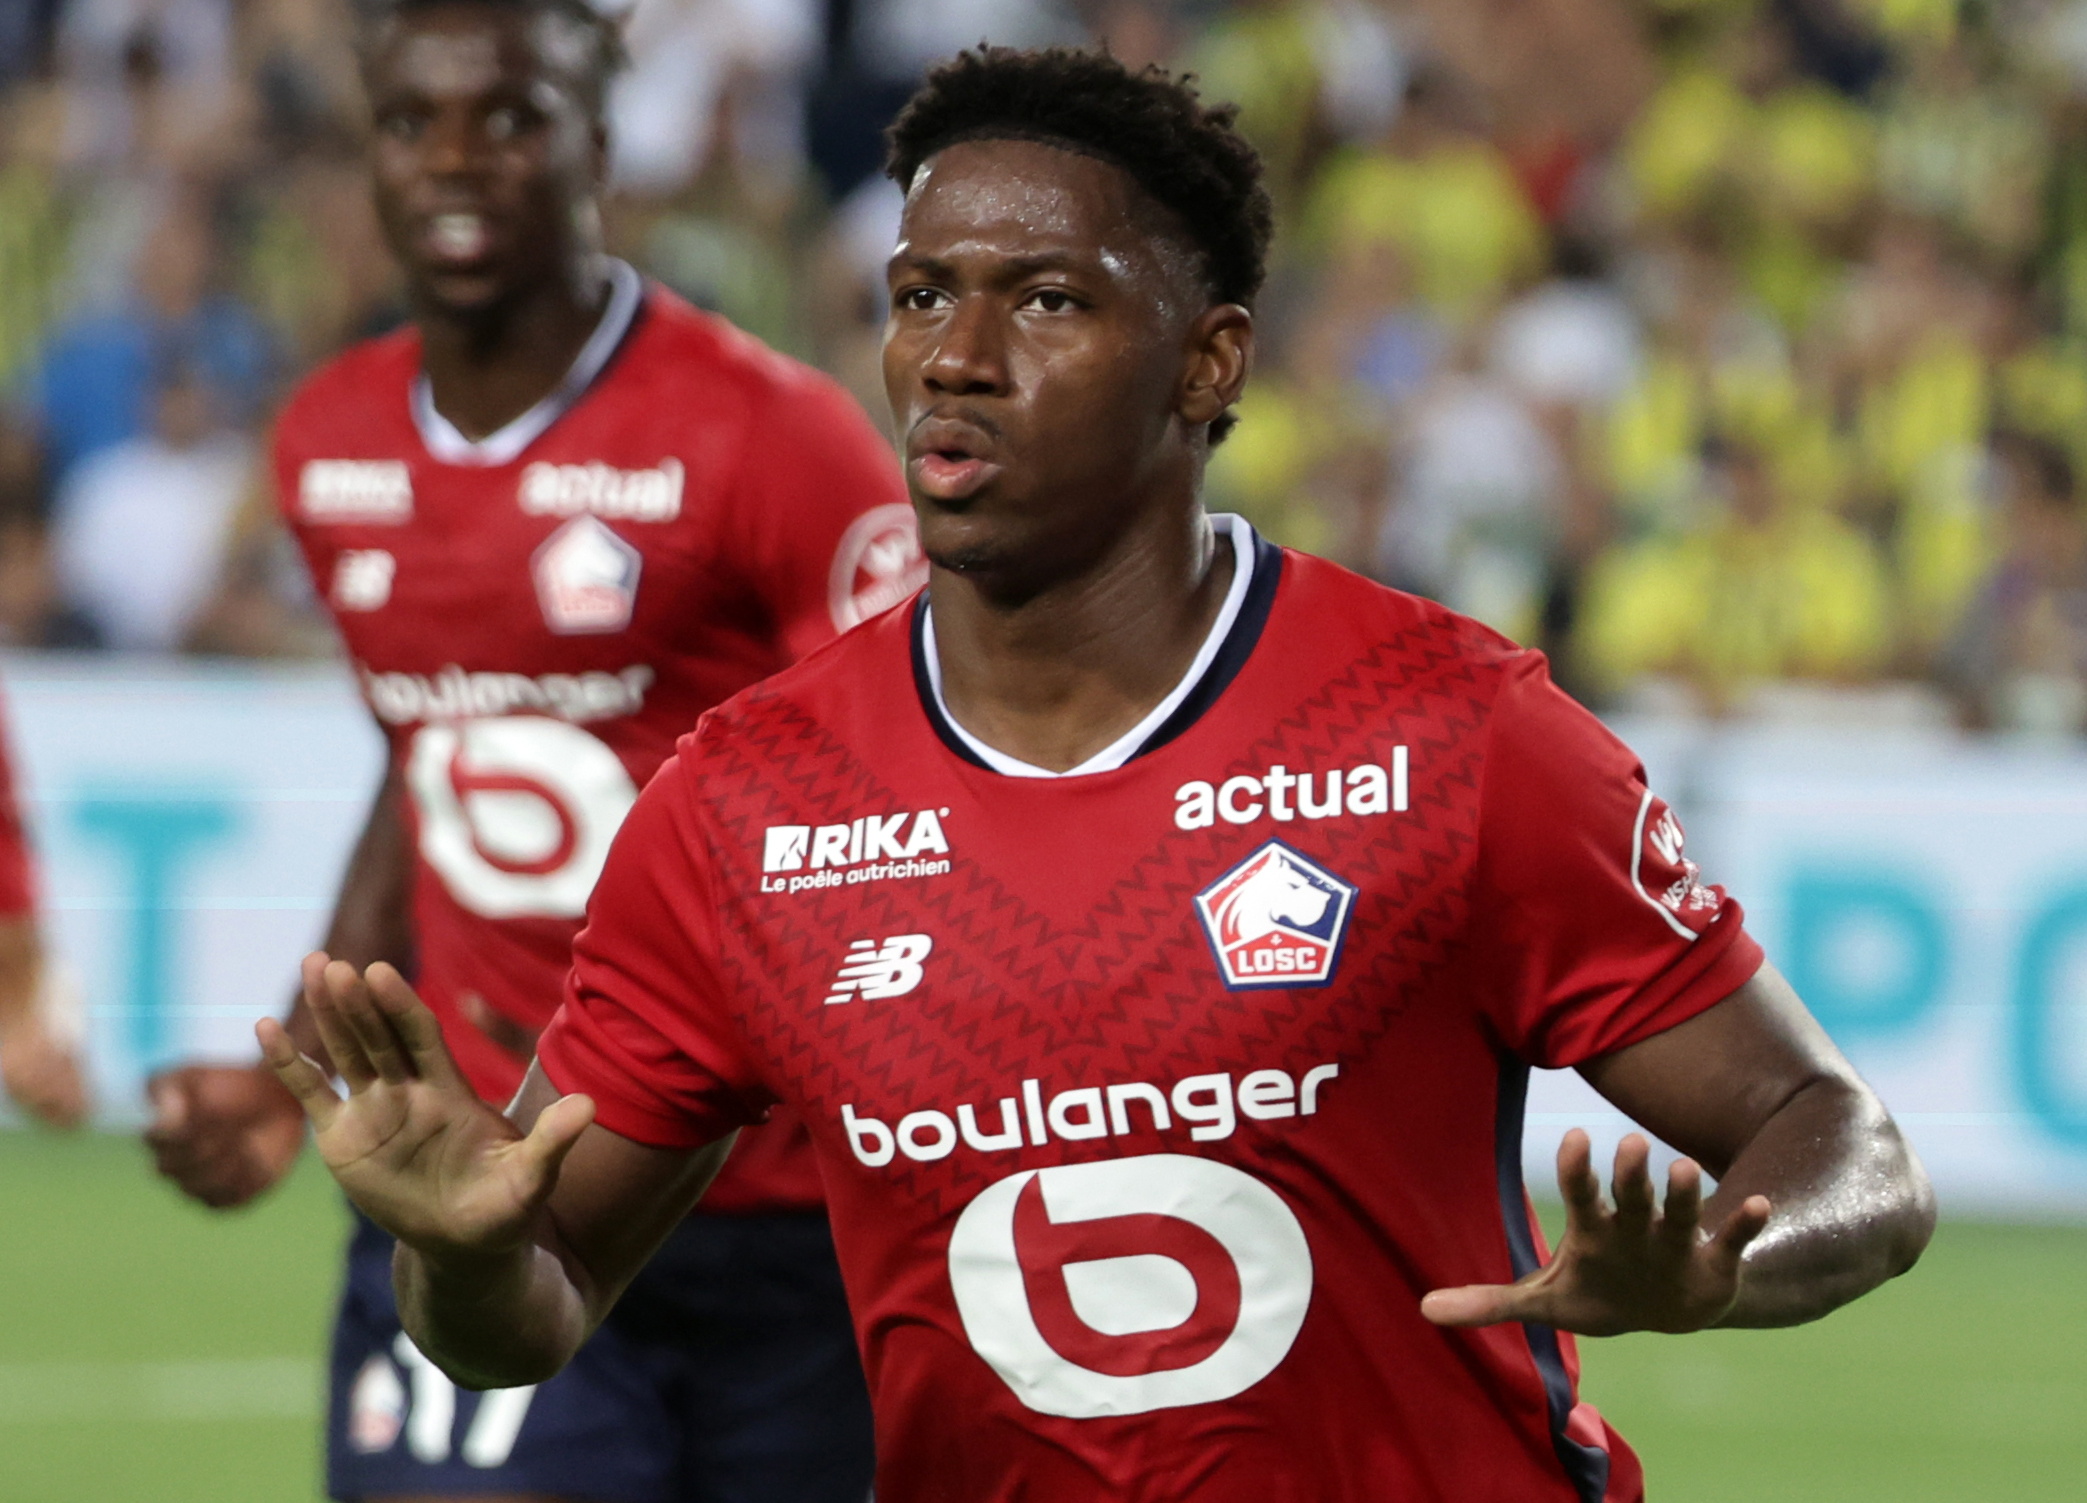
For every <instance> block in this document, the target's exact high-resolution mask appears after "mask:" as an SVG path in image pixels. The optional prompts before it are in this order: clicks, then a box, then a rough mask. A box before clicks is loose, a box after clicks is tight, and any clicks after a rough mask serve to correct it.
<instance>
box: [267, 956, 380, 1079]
mask: <svg viewBox="0 0 2087 1503" xmlns="http://www.w3.org/2000/svg"><path fill="white" fill-rule="evenodd" d="M332 966H333V962H332V961H331V959H330V958H329V957H328V956H327V955H326V953H325V952H324V951H323V950H314V951H313V952H312V953H311V954H309V955H307V956H305V957H304V965H303V967H302V970H303V978H304V1005H305V1006H306V1007H307V1008H308V1009H309V1010H310V1012H311V1015H312V1024H313V1026H314V1027H316V1028H317V1029H318V1030H319V1042H320V1043H322V1044H324V1045H325V1046H326V1057H327V1058H328V1059H330V1060H332V1061H333V1068H334V1070H335V1072H336V1073H338V1074H339V1075H340V1077H341V1079H342V1080H343V1081H344V1082H346V1084H347V1087H348V1090H349V1092H350V1093H351V1094H352V1093H354V1092H356V1091H360V1090H363V1089H365V1088H366V1087H367V1086H368V1085H369V1084H370V1082H371V1081H373V1080H375V1079H376V1078H377V1067H376V1066H375V1065H373V1064H372V1063H370V1057H369V1055H368V1053H367V1052H366V1051H365V1050H364V1049H363V1047H362V1043H361V1041H360V1040H359V1039H358V1038H357V1037H356V1034H355V1031H354V1030H353V1029H352V1028H350V1027H349V1026H348V1024H347V1021H346V1019H344V1018H343V1017H342V1016H341V1011H340V1008H339V1006H338V1005H337V1004H336V1003H335V1001H334V996H333V989H332V987H331V986H329V985H328V975H329V973H330V972H331V970H332ZM349 969H350V970H351V971H352V970H353V967H350V968H349ZM270 1063H271V1064H272V1063H273V1060H271V1061H270ZM277 1073H278V1074H280V1073H281V1072H280V1071H278V1072H277ZM283 1083H284V1084H285V1085H288V1084H289V1082H288V1081H284V1082H283ZM294 1090H295V1088H294V1087H293V1088H292V1091H293V1094H294ZM298 1099H299V1100H303V1098H302V1097H299V1098H298Z"/></svg>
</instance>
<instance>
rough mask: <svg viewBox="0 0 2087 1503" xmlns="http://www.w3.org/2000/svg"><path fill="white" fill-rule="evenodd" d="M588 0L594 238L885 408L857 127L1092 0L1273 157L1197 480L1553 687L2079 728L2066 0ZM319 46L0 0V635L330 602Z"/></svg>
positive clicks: (2076, 90) (2077, 260)
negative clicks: (609, 44)
mask: <svg viewBox="0 0 2087 1503" xmlns="http://www.w3.org/2000/svg"><path fill="white" fill-rule="evenodd" d="M603 3H605V4H606V3H609V0H603ZM626 4H627V8H628V10H629V12H630V14H629V16H628V20H627V35H628V37H629V43H630V50H631V53H632V56H633V59H634V64H633V66H632V68H631V69H630V71H629V72H628V73H627V74H626V75H625V76H624V77H623V78H622V80H621V81H620V83H619V85H618V89H617V93H616V96H615V99H614V102H613V111H612V118H613V122H614V129H615V136H614V159H613V160H614V173H615V179H616V184H617V193H616V197H615V200H614V215H613V219H612V223H611V225H610V234H611V240H612V243H613V244H614V245H615V246H616V247H617V248H618V249H619V250H620V251H621V253H623V254H624V255H626V256H628V257H629V258H630V259H631V260H633V261H634V262H636V263H637V264H639V265H640V266H642V267H643V268H644V269H646V270H647V271H649V272H650V273H651V274H653V275H654V276H656V277H658V278H660V279H661V280H663V281H664V282H666V283H667V284H669V285H670V286H672V287H674V288H676V289H677V290H679V291H681V292H682V293H683V294H685V295H687V296H689V297H691V298H692V299H694V300H695V301H697V302H699V303H701V304H703V305H704V306H707V307H711V308H714V309H717V310H719V311H721V312H722V313H724V314H725V315H727V316H728V317H730V318H731V319H732V320H733V321H734V322H736V323H738V324H740V325H741V326H742V327H745V328H747V329H749V330H751V331H753V332H754V333H756V334H758V335H760V336H761V337H762V338H764V339H766V340H768V341H769V342H771V343H772V344H775V345H777V346H779V347H781V348H783V349H785V350H788V351H791V352H792V353H795V354H799V355H802V356H804V357H806V358H809V359H811V360H813V361H815V362H816V363H818V364H820V365H822V366H824V367H825V368H827V369H828V370H830V371H832V372H834V373H835V374H837V375H838V376H840V377H841V378H842V380H843V381H845V382H846V383H847V384H848V386H849V387H850V388H851V389H852V390H854V391H855V392H856V393H857V395H858V396H859V397H860V398H861V399H862V400H863V401H864V403H865V404H866V405H868V406H869V407H870V408H871V410H872V411H873V412H876V413H878V414H880V416H881V413H882V397H881V393H880V391H879V389H878V382H877V377H876V352H877V346H878V340H879V334H880V329H881V325H882V318H883V308H882V283H883V275H882V264H883V260H884V257H885V254H886V253H887V251H888V250H889V247H890V245H891V241H892V235H893V228H894V226H895V224H896V222H897V214H898V203H897V191H896V189H894V188H892V187H891V185H890V184H889V183H888V182H886V181H884V179H883V178H882V176H881V174H880V172H879V170H878V169H879V165H880V156H881V142H880V134H879V133H880V130H881V127H882V125H883V123H884V122H885V120H886V119H888V118H889V116H890V114H891V112H892V111H893V109H894V108H895V107H896V105H897V104H898V103H899V102H900V101H901V100H902V99H903V98H904V97H905V95H906V93H907V91H908V90H909V89H910V88H911V86H912V84H913V83H914V82H915V81H916V80H917V78H918V77H919V76H920V74H921V72H922V71H923V69H924V68H925V66H926V65H927V64H928V63H929V62H930V61H932V60H933V59H935V58H938V57H941V56H944V55H946V54H948V53H950V52H953V51H955V50H957V49H958V48H960V47H962V46H965V45H968V44H971V43H975V42H976V41H978V40H979V39H980V37H981V36H986V37H989V38H991V39H992V40H995V41H1000V42H1008V43H1019V44H1036V43H1043V42H1051V41H1062V42H1067V43H1074V44H1078V43H1083V42H1092V41H1096V40H1099V41H1104V42H1106V43H1107V44H1108V45H1109V46H1110V47H1111V48H1112V49H1113V50H1114V51H1115V52H1116V53H1117V55H1118V56H1121V57H1124V58H1125V59H1127V60H1130V61H1148V60H1149V61H1156V62H1164V63H1166V64H1168V65H1169V66H1173V67H1181V68H1190V69H1193V70H1194V71H1195V72H1196V73H1197V74H1198V76H1199V77H1200V79H1201V81H1202V88H1203V90H1204V92H1205V94H1206V96H1208V97H1216V98H1228V99H1232V100H1236V101H1238V102H1239V104H1240V105H1241V109H1242V114H1241V121H1242V125H1243V127H1244V128H1245V129H1246V131H1247V132H1248V134H1249V135H1250V136H1252V138H1253V139H1254V140H1255V141H1256V143H1257V144H1258V145H1259V146H1260V147H1261V149H1262V150H1263V152H1264V153H1265V155H1266V158H1267V160H1268V162H1269V165H1270V170H1271V173H1272V182H1271V187H1272V190H1273V192H1274V194H1275V198H1276V202H1277V207H1278V211H1279V214H1280V216H1281V220H1282V231H1281V233H1280V235H1279V237H1278V263H1277V265H1276V268H1275V272H1274V275H1273V277H1272V279H1271V283H1270V286H1269V289H1268V291H1267V293H1266V294H1265V295H1264V299H1263V305H1262V308H1261V330H1262V346H1261V355H1260V368H1259V371H1258V374H1257V376H1256V378H1255V382H1254V385H1253V386H1252V388H1251V390H1250V392H1249V394H1248V397H1247V400H1246V402H1245V404H1244V405H1243V408H1242V413H1243V421H1242V422H1241V424H1240V426H1239V427H1238V429H1237V430H1236V431H1235V432H1234V433H1233V434H1232V435H1231V437H1230V438H1229V439H1228V441H1227V442H1226V443H1225V444H1224V446H1223V447H1222V448H1220V449H1219V450H1218V451H1217V453H1216V455H1215V457H1214V460H1213V465H1212V473H1211V485H1210V489H1211V493H1212V500H1213V503H1214V504H1217V505H1221V506H1225V507H1230V508H1235V509H1238V510H1240V511H1243V512H1245V513H1246V514H1247V515H1248V516H1249V517H1251V518H1252V519H1253V520H1254V521H1255V522H1256V523H1257V525H1259V526H1261V527H1262V528H1263V529H1264V530H1265V531H1267V532H1268V533H1270V534H1271V535H1272V536H1274V537H1275V538H1277V539H1278V540H1280V541H1283V542H1287V543H1290V544H1293V545H1295V546H1298V547H1302V548H1306V549H1309V550H1312V551H1314V552H1319V553H1323V554H1326V555H1328V556H1330V557H1333V558H1335V559H1338V560H1340V561H1341V562H1344V563H1346V564H1349V565H1350V566H1352V567H1355V568H1358V569H1362V570H1364V571H1366V572H1369V573H1371V574H1374V575H1376V576H1377V577H1379V578H1382V579H1385V580H1388V581H1390V582H1393V583H1396V584H1400V585H1402V586H1406V587H1409V588H1413V589H1416V590H1419V591H1420V592H1422V593H1425V594H1429V595H1432V596H1435V597H1437V598H1439V599H1442V600H1444V601H1446V602H1448V603H1449V604H1451V605H1453V606H1455V607H1457V608H1458V609H1461V610H1465V611H1468V612H1470V613H1472V614H1474V615H1477V616H1479V617H1481V618H1483V619H1485V620H1486V621H1488V622H1490V623H1492V624H1494V625H1496V626H1498V627H1499V628H1501V629H1502V630H1504V631H1506V632H1508V633H1509V634H1510V635H1512V636H1515V637H1516V638H1518V639H1520V640H1524V641H1529V642H1534V643H1537V644H1540V645H1542V646H1544V647H1546V648H1547V649H1548V650H1549V651H1550V652H1551V653H1552V655H1553V658H1554V660H1555V661H1556V663H1557V665H1558V670H1559V674H1560V677H1561V678H1562V679H1563V680H1564V681H1565V682H1567V683H1568V684H1570V685H1571V687H1573V688H1574V689H1575V690H1576V691H1577V692H1579V693H1580V694H1581V695H1582V696H1583V697H1585V698H1587V699H1589V700H1590V701H1592V702H1594V703H1597V704H1605V705H1618V704H1626V705H1627V704H1637V705H1646V704H1661V703H1669V704H1671V703H1677V702H1680V703H1686V704H1690V705H1693V706H1696V707H1698V708H1703V709H1708V710H1710V711H1713V712H1718V713H1724V712H1732V713H1747V712H1756V713H1781V712H1786V711H1789V710H1791V709H1792V707H1795V709H1796V710H1797V711H1798V712H1802V713H1812V714H1849V713H1856V714H1862V715H1877V714H1886V713H1889V714H1911V715H1915V716H1923V717H1934V716H1938V715H1943V714H1955V715H1956V716H1958V717H1959V718H1961V719H1962V720H1964V721H1965V722H1967V723H1970V724H1974V725H1990V726H1996V727H2001V728H2011V729H2016V730H2023V731H2034V732H2041V733H2045V734H2054V735H2077V734H2080V733H2081V732H2082V731H2083V730H2087V512H2083V499H2082V487H2081V485H2080V484H2079V482H2078V481H2077V480H2076V470H2077V469H2078V467H2079V466H2081V465H2082V464H2087V149H2082V148H2083V147H2087V0H1985V3H1968V0H1965V3H1960V0H1516V3H1511V4H1510V3H1497V4H1490V5H1472V4H1469V3H1468V0H1374V3H1373V0H1233V3H1218V0H1173V3H1169V0H1055V3H1053V0H823V3H822V0H634V3H629V0H626ZM351 38H352V0H22V3H19V4H15V5H10V6H8V7H5V8H4V9H0V641H4V642H6V643H10V644H14V645H19V646H50V647H75V648H114V649H124V650H144V651H190V652H204V653H229V654H240V655H254V656H275V655H300V654H316V653H324V652H327V651H330V650H332V648H331V640H330V637H329V635H328V633H327V632H326V631H325V630H324V628H323V627H322V626H321V624H320V617H319V613H318V612H317V611H316V609H315V608H314V606H313V605H312V603H311V602H310V601H309V600H307V599H305V598H304V597H303V596H302V595H301V593H300V590H301V585H300V583H299V579H298V572H297V570H296V569H295V567H294V565H293V563H292V561H291V559H290V557H289V555H288V553H287V551H286V548H285V545H284V543H283V542H282V540H281V538H280V536H279V534H278V533H277V531H276V530H275V528H274V526H273V524H272V523H271V522H270V521H269V520H268V518H269V516H270V506H269V503H268V501H267V499H266V497H265V496H263V495H261V494H260V493H259V490H258V481H257V476H258V473H259V471H258V466H257V464H256V458H257V455H258V453H259V451H260V449H261V448H262V446H263V445H264V443H265V433H266V428H267V424H268V421H269V416H270V411H271V406H272V404H273V403H274V402H275V401H276V400H277V399H278V398H279V397H280V396H281V394H282V393H283V392H284V391H286V390H287V388H288V386H289V385H290V384H291V383H292V382H293V381H294V380H295V378H296V377H297V376H299V375H300V374H301V373H302V372H304V371H305V370H308V369H309V368H311V367H312V366H313V365H314V364H315V363H316V362H318V361H319V360H321V359H322V358H324V357H326V356H328V355H330V354H331V353H332V352H334V351H335V350H337V349H339V348H340V347H341V346H342V345H343V344H345V343H346V342H348V341H349V340H352V339H354V338H358V337H361V336H363V335H365V334H367V333H370V332H372V331H374V330H378V329H381V328H384V327H386V326H388V325H389V324H391V323H393V322H395V321H396V320H397V319H398V318H399V316H400V309H399V307H398V305H397V286H396V282H395V277H394V273H393V270H392V268H391V266H390V264H389V262H388V260H387V258H386V255H385V252H384V250H383V247H382V245H381V243H380V242H379V240H378V238H377V235H376V231H375V227H374V224H373V223H372V221H371V217H370V212H369V208H368V203H367V189H366V184H365V180H364V169H363V167H362V164H361V161H360V157H359V133H360V132H361V131H362V129H363V128H364V127H363V125H362V123H361V113H360V111H361V106H360V101H359V97H358V91H357V87H356V78H355V70H354V60H353V51H352V46H351Z"/></svg>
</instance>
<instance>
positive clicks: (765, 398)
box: [628, 282, 846, 409]
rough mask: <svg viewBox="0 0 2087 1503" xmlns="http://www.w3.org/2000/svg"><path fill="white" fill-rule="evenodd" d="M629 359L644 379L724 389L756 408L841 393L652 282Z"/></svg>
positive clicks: (819, 376)
mask: <svg viewBox="0 0 2087 1503" xmlns="http://www.w3.org/2000/svg"><path fill="white" fill-rule="evenodd" d="M628 363H629V365H630V366H631V367H633V368H634V369H635V370H636V371H637V372H638V373H639V374H641V375H642V376H643V377H644V378H645V379H647V380H648V381H657V382H660V383H663V384H678V385H683V386H690V387H699V388H706V389H708V390H710V391H712V392H716V391H719V390H724V391H728V392H731V393H733V394H735V395H737V396H738V397H739V398H741V399H742V400H743V401H745V402H746V403H748V404H749V405H751V406H753V407H756V408H760V409H769V408H772V407H774V406H775V405H776V404H781V403H793V404H794V403H801V402H804V401H806V400H812V401H827V400H831V399H833V398H836V397H840V398H845V395H846V393H845V392H844V391H843V390H842V388H841V386H840V384H839V383H838V382H836V381H834V380H833V379H832V378H831V377H829V376H826V375H824V374H822V373H821V372H819V371H815V370H813V369H812V368H811V367H810V366H808V365H806V364H805V363H804V362H802V361H800V360H795V359H793V358H791V357H790V356H788V355H785V354H784V353H783V352H782V351H780V350H777V349H775V348H773V347H771V346H769V345H767V344H765V343H763V342H762V341H761V340H760V339H758V338H756V337H755V336H754V335H752V334H749V333H747V332H746V331H745V330H744V329H741V328H739V327H737V326H736V325H734V324H732V323H729V322H727V321H726V320H725V319H722V318H720V317H718V316H717V315H716V314H714V313H706V312H705V311H703V310H702V309H701V308H698V307H696V306H694V305H693V304H692V303H689V302H688V301H687V300H686V299H684V298H682V297H681V296H680V295H679V294H677V293H675V292H674V291H672V290H671V289H669V288H666V287H663V286H661V285H659V284H658V283H657V282H650V283H647V284H646V289H645V311H644V317H643V321H642V322H641V323H640V324H639V326H638V329H637V331H636V335H635V337H634V338H633V340H632V342H631V347H630V350H629V360H628Z"/></svg>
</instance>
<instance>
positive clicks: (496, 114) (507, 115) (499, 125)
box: [486, 106, 528, 141]
mask: <svg viewBox="0 0 2087 1503" xmlns="http://www.w3.org/2000/svg"><path fill="white" fill-rule="evenodd" d="M527 128H528V121H526V120H525V119H523V117H522V112H521V111H520V110H518V109H514V108H512V107H506V106H503V107H502V108H500V109H497V110H494V111H493V112H492V113H491V114H489V115H487V116H486V137H487V139H489V140H493V141H512V140H513V139H514V138H515V137H516V136H519V135H520V134H521V133H522V132H523V131H524V130H525V129H527Z"/></svg>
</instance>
